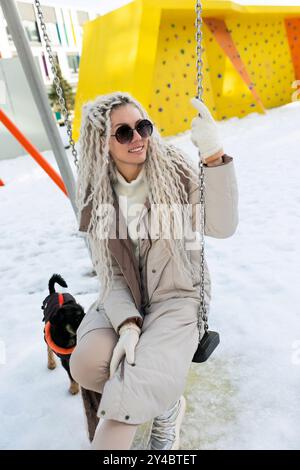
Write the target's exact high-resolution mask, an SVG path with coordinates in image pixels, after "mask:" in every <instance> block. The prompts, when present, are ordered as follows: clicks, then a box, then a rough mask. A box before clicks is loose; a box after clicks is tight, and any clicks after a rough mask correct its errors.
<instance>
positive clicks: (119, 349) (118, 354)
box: [109, 322, 141, 379]
mask: <svg viewBox="0 0 300 470" xmlns="http://www.w3.org/2000/svg"><path fill="white" fill-rule="evenodd" d="M119 334H120V338H119V341H118V342H117V344H116V346H115V348H114V350H113V355H112V358H111V361H110V377H109V378H110V379H111V378H112V376H113V375H114V373H115V372H116V370H117V368H118V365H119V363H120V361H121V359H122V357H123V356H124V354H126V359H127V362H128V363H129V364H134V352H135V347H136V345H137V343H138V341H139V337H140V334H141V329H140V327H139V326H138V325H137V324H136V323H134V322H130V323H126V324H125V325H123V326H121V328H120V330H119Z"/></svg>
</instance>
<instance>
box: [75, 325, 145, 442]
mask: <svg viewBox="0 0 300 470" xmlns="http://www.w3.org/2000/svg"><path fill="white" fill-rule="evenodd" d="M117 341H118V337H117V335H116V333H115V331H114V330H113V329H112V328H97V329H96V330H92V331H89V332H88V333H86V334H85V335H84V336H83V337H82V338H81V339H80V341H79V342H78V344H77V346H76V348H75V349H74V351H73V353H72V355H71V358H70V371H71V374H72V377H73V378H74V380H76V382H78V383H79V384H80V385H81V386H82V387H84V388H86V389H88V390H93V391H94V392H98V393H102V392H103V388H104V384H105V382H106V381H107V380H108V378H109V366H110V360H111V357H112V353H113V349H114V347H115V345H116V343H117ZM137 428H138V425H135V424H126V423H121V422H119V421H115V420H112V419H101V420H100V421H99V424H98V426H97V429H96V432H95V436H94V439H93V442H92V449H93V450H111V449H120V450H128V449H130V447H131V445H132V442H133V439H134V436H135V432H136V430H137Z"/></svg>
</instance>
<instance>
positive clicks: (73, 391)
mask: <svg viewBox="0 0 300 470" xmlns="http://www.w3.org/2000/svg"><path fill="white" fill-rule="evenodd" d="M69 392H70V393H71V395H76V394H77V393H78V392H79V385H78V383H77V382H71V385H70V388H69Z"/></svg>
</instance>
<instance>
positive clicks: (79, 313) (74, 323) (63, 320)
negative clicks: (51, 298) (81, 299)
mask: <svg viewBox="0 0 300 470" xmlns="http://www.w3.org/2000/svg"><path fill="white" fill-rule="evenodd" d="M84 315H85V313H84V310H83V308H82V307H81V305H79V304H77V303H76V302H75V303H74V302H68V303H65V304H63V305H62V306H61V307H59V308H58V309H57V310H56V311H55V312H54V313H53V314H52V316H51V318H50V320H49V321H50V323H51V325H53V326H54V327H55V329H56V330H57V331H61V332H67V333H68V334H69V336H70V337H73V336H75V335H76V332H77V329H78V327H79V325H80V323H81V322H82V320H83V317H84Z"/></svg>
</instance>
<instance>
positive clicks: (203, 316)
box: [195, 0, 208, 343]
mask: <svg viewBox="0 0 300 470" xmlns="http://www.w3.org/2000/svg"><path fill="white" fill-rule="evenodd" d="M195 9H196V23H195V26H196V57H197V63H196V67H197V98H198V99H199V100H202V94H203V86H202V82H203V74H202V68H203V61H202V29H201V28H202V24H203V22H202V3H201V1H200V0H196V8H195ZM198 170H199V178H200V207H201V217H200V227H201V228H200V234H201V250H200V256H201V259H200V273H201V276H200V280H201V281H200V304H199V310H198V329H199V343H200V338H201V334H200V332H201V319H202V321H203V322H204V330H205V332H206V331H207V330H208V322H207V320H208V317H207V311H206V305H205V299H204V168H203V162H202V158H201V154H200V151H199V152H198Z"/></svg>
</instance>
